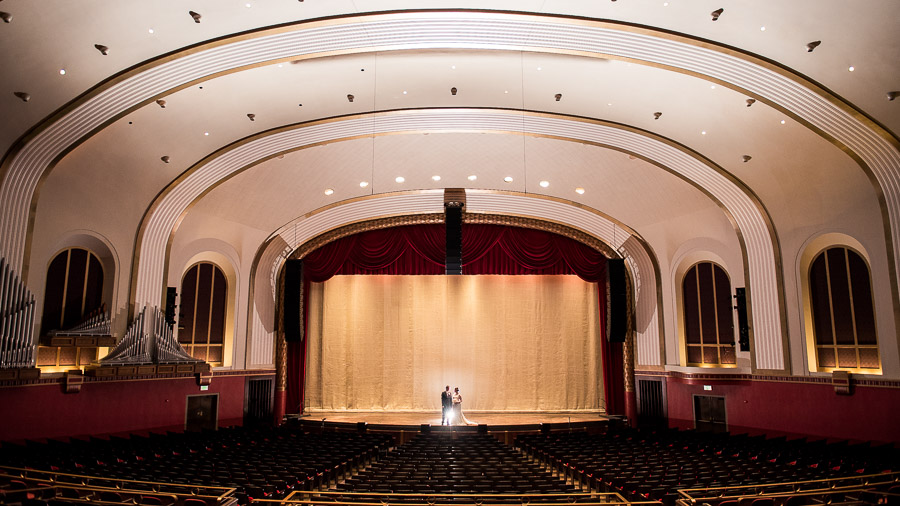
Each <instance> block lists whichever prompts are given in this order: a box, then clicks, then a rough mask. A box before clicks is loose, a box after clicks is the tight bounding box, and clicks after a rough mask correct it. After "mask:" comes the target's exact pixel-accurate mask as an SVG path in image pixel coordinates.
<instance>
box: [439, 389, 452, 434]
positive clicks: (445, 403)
mask: <svg viewBox="0 0 900 506" xmlns="http://www.w3.org/2000/svg"><path fill="white" fill-rule="evenodd" d="M452 406H453V394H451V393H450V385H447V388H446V389H445V390H444V391H443V392H441V425H444V422H445V421H446V422H447V425H450V418H451V413H450V411H451V407H452Z"/></svg>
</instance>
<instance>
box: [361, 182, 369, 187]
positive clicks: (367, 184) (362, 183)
mask: <svg viewBox="0 0 900 506" xmlns="http://www.w3.org/2000/svg"><path fill="white" fill-rule="evenodd" d="M366 186H369V182H368V181H360V182H359V187H360V188H365V187H366Z"/></svg>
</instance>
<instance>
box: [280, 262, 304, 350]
mask: <svg viewBox="0 0 900 506" xmlns="http://www.w3.org/2000/svg"><path fill="white" fill-rule="evenodd" d="M301 283H303V260H288V261H287V262H285V264H284V340H285V341H287V342H289V343H290V342H300V341H302V340H303V334H302V333H301V332H300V318H303V314H302V313H301V312H300V302H301V301H300V295H301V293H302V292H303V290H302V287H301V286H300V284H301Z"/></svg>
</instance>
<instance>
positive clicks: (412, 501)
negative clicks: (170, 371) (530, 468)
mask: <svg viewBox="0 0 900 506" xmlns="http://www.w3.org/2000/svg"><path fill="white" fill-rule="evenodd" d="M253 503H254V504H255V503H264V504H298V505H311V506H336V505H352V506H390V505H403V506H482V505H491V506H528V505H529V504H534V505H538V504H540V505H549V504H565V505H568V504H577V505H578V506H619V505H630V504H638V505H639V504H648V505H649V504H654V505H658V504H660V503H659V502H657V501H629V500H627V499H625V498H624V497H622V496H621V495H620V494H618V493H614V492H610V493H607V492H570V493H569V492H564V493H546V494H502V493H501V494H497V493H491V494H420V493H394V492H343V491H335V490H329V491H321V492H318V491H311V492H310V491H300V490H298V491H295V492H292V493H291V494H290V495H288V496H287V497H285V498H284V499H257V498H254V499H253Z"/></svg>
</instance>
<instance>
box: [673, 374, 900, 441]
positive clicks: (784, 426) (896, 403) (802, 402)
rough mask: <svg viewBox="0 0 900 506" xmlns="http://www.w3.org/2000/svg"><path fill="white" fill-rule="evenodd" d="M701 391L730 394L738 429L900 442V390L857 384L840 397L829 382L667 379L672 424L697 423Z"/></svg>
mask: <svg viewBox="0 0 900 506" xmlns="http://www.w3.org/2000/svg"><path fill="white" fill-rule="evenodd" d="M703 385H710V386H712V391H704V390H703ZM695 394H696V395H716V396H723V397H725V412H726V413H725V414H726V419H727V422H728V429H729V430H730V431H731V432H732V433H738V432H749V433H766V434H770V435H804V436H806V435H808V436H815V437H823V438H833V439H850V440H861V441H881V442H898V441H900V388H890V387H861V386H854V387H853V389H852V395H837V394H835V392H834V387H832V386H831V384H827V383H826V384H809V383H791V382H785V381H759V380H756V381H713V380H708V379H705V380H693V379H691V380H688V379H684V378H678V377H667V378H666V395H667V401H668V413H669V426H670V427H679V428H692V427H693V426H694V422H693V419H694V415H693V395H695Z"/></svg>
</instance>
